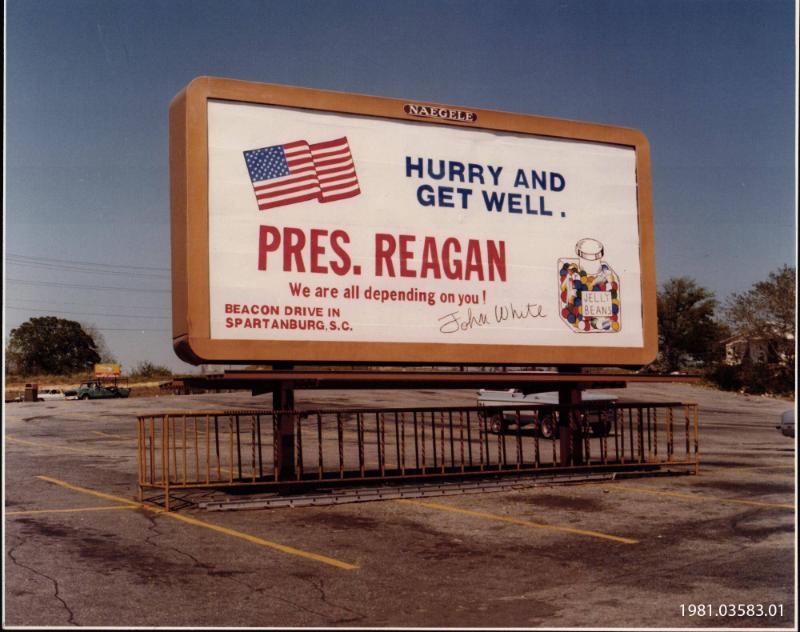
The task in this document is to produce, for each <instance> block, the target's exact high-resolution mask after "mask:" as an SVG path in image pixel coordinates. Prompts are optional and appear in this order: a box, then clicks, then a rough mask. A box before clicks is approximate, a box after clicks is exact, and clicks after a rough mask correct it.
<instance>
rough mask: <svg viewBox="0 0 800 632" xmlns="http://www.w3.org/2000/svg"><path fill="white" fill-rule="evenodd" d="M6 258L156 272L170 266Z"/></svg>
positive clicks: (11, 256) (17, 255)
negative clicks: (158, 266)
mask: <svg viewBox="0 0 800 632" xmlns="http://www.w3.org/2000/svg"><path fill="white" fill-rule="evenodd" d="M6 257H7V258H9V259H10V258H15V259H25V260H27V261H40V262H50V263H66V264H75V265H83V266H100V267H103V268H120V269H125V268H127V269H131V270H151V271H157V272H169V271H170V268H157V267H152V266H134V265H129V264H121V263H102V262H99V261H78V260H75V259H52V258H49V257H32V256H30V255H19V254H14V253H11V252H9V253H6Z"/></svg>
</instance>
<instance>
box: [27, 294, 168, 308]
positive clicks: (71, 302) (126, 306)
mask: <svg viewBox="0 0 800 632" xmlns="http://www.w3.org/2000/svg"><path fill="white" fill-rule="evenodd" d="M14 301H15V302H17V303H37V304H41V305H47V306H49V305H80V306H85V305H86V301H82V302H79V303H78V302H73V301H42V300H39V299H30V298H21V297H18V296H15V297H14ZM92 307H99V308H100V309H149V310H158V311H162V312H163V311H165V310H168V309H169V306H168V305H166V306H161V307H159V306H157V305H153V306H147V305H98V304H96V303H93V304H92ZM30 309H31V310H35V309H37V308H36V307H31V308H30ZM48 309H49V307H48Z"/></svg>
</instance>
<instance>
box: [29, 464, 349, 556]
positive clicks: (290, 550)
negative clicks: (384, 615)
mask: <svg viewBox="0 0 800 632" xmlns="http://www.w3.org/2000/svg"><path fill="white" fill-rule="evenodd" d="M36 478H38V479H40V480H43V481H47V482H48V483H53V484H54V485H60V486H61V487H66V488H67V489H71V490H74V491H77V492H82V493H84V494H90V495H92V496H97V497H98V498H106V499H109V500H115V501H117V502H122V503H127V504H129V505H133V506H135V507H138V508H140V509H145V510H147V511H151V512H153V513H157V514H159V515H161V516H166V517H167V518H172V519H173V520H179V521H181V522H185V523H187V524H191V525H195V526H197V527H204V528H206V529H211V530H212V531H217V532H219V533H224V534H225V535H229V536H231V537H234V538H239V539H240V540H245V541H246V542H251V543H253V544H258V545H260V546H265V547H268V548H271V549H275V550H276V551H281V552H282V553H287V554H289V555H295V556H297V557H303V558H305V559H308V560H313V561H315V562H321V563H323V564H328V565H330V566H335V567H336V568H341V569H344V570H348V571H352V570H356V569H357V568H358V566H356V565H355V564H348V563H347V562H342V561H341V560H337V559H335V558H332V557H328V556H326V555H320V554H319V553H313V552H311V551H304V550H302V549H296V548H294V547H292V546H287V545H285V544H280V543H278V542H271V541H270V540H265V539H263V538H259V537H256V536H254V535H250V534H248V533H243V532H241V531H236V530H235V529H229V528H227V527H221V526H219V525H216V524H213V523H211V522H206V521H205V520H200V519H198V518H191V517H189V516H182V515H180V514H176V513H172V512H167V511H164V510H163V509H160V508H156V507H150V506H148V505H145V504H142V503H137V502H133V501H131V500H128V499H127V498H122V497H121V496H114V495H113V494H106V493H103V492H97V491H95V490H93V489H87V488H86V487H79V486H78V485H72V484H71V483H67V482H66V481H61V480H58V479H56V478H51V477H49V476H37V477H36Z"/></svg>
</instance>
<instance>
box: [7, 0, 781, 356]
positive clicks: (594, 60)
mask: <svg viewBox="0 0 800 632" xmlns="http://www.w3.org/2000/svg"><path fill="white" fill-rule="evenodd" d="M795 24H796V5H795V3H794V2H792V1H784V0H780V1H778V0H744V1H736V0H689V1H683V0H660V1H659V0H647V1H645V0H608V1H594V0H591V1H589V0H586V1H574V0H528V1H521V2H515V1H503V0H499V1H493V2H488V1H486V0H483V1H480V2H472V1H459V2H455V1H453V2H445V1H435V0H434V1H427V2H422V1H414V0H411V1H403V2H395V1H392V2H388V1H375V0H371V1H368V2H358V1H350V0H342V1H327V2H323V1H316V2H310V1H302V0H291V1H282V0H281V1H278V0H276V1H255V0H253V1H245V0H228V1H220V2H204V1H192V2H181V1H172V0H170V1H153V0H117V1H114V0H103V1H89V0H86V1H83V0H63V1H57V0H47V1H37V0H9V1H7V2H6V58H5V63H6V86H5V87H6V103H5V107H6V117H5V139H6V141H5V142H6V147H5V152H6V153H5V187H4V189H5V204H4V206H5V209H4V212H5V221H4V227H5V251H4V258H5V264H6V265H5V266H4V275H5V278H4V291H5V299H4V307H5V317H4V323H5V326H4V336H5V338H6V339H7V336H8V333H9V331H10V329H11V328H13V327H15V326H17V325H19V324H21V323H22V322H24V321H25V320H27V319H28V318H30V317H31V316H40V315H45V314H52V315H56V316H60V317H63V318H71V319H74V320H79V321H81V322H85V323H88V324H91V325H93V326H95V327H96V328H97V329H98V330H100V331H101V332H102V333H103V335H104V337H105V339H106V341H107V343H108V346H109V347H110V348H111V351H112V352H113V353H114V354H115V355H116V356H117V359H118V360H119V361H121V362H122V363H123V365H124V369H130V368H131V367H133V366H134V365H136V364H137V363H139V362H141V361H145V360H149V361H152V362H155V363H157V364H165V365H168V366H170V367H172V368H173V369H175V370H190V367H189V365H186V364H184V363H182V362H181V361H180V360H178V359H177V357H176V356H175V355H174V353H173V351H172V344H171V334H170V326H171V324H170V320H169V318H170V295H169V288H170V283H169V266H170V253H169V247H170V238H169V184H168V183H169V173H168V165H167V145H168V126H167V111H168V107H169V103H170V100H171V99H172V98H173V97H174V96H175V94H176V93H178V92H179V91H180V90H181V89H182V88H183V87H184V86H185V85H186V84H187V83H189V82H190V81H191V80H192V79H193V78H194V77H196V76H200V75H214V76H223V77H231V78H236V79H244V80H250V81H261V82H267V83H279V84H288V85H298V86H307V87H312V88H320V89H329V90H338V91H348V92H357V93H362V94H373V95H380V96H389V97H399V98H407V99H414V100H419V101H427V102H435V103H446V104H456V105H464V106H472V107H477V108H486V109H496V110H504V111H511V112H520V113H524V114H536V115H542V116H552V117H558V118H566V119H576V120H585V121H591V122H597V123H606V124H611V125H619V126H624V127H634V128H638V129H640V130H642V131H643V132H644V133H645V134H646V135H647V137H648V139H649V141H650V145H651V151H652V176H653V209H654V218H655V242H656V269H657V275H658V281H659V283H662V282H663V281H664V280H666V279H668V278H670V277H673V276H684V275H686V276H691V277H693V278H695V279H696V280H697V281H698V282H699V283H700V284H701V285H703V286H705V287H707V288H709V289H710V290H712V291H714V292H715V293H716V295H717V297H718V298H719V299H720V300H723V301H724V299H725V298H726V297H727V296H728V295H729V294H730V293H731V292H739V291H744V290H746V289H748V288H749V287H750V286H751V285H752V284H753V283H754V282H756V281H759V280H763V279H765V278H766V276H767V274H768V273H769V272H770V271H772V270H775V269H777V268H778V267H780V266H781V265H783V264H790V265H795V259H796V244H795V232H796V212H795V169H796V165H795V97H794V93H795V85H796V84H795V81H796V79H795V59H796V40H795Z"/></svg>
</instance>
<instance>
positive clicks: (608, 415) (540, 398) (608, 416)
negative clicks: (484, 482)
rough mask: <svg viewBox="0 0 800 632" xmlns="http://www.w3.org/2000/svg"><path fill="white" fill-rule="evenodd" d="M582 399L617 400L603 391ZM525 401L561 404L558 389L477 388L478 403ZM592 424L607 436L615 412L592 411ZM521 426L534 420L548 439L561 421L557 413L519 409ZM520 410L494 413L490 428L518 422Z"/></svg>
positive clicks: (496, 429)
mask: <svg viewBox="0 0 800 632" xmlns="http://www.w3.org/2000/svg"><path fill="white" fill-rule="evenodd" d="M581 399H582V401H584V402H586V403H589V402H592V403H596V404H598V405H600V406H602V404H613V403H615V402H616V401H617V398H616V397H615V396H614V395H602V394H600V393H582V394H581ZM503 404H507V405H512V406H517V405H524V404H550V405H556V404H558V393H557V392H556V391H549V392H546V393H529V394H527V395H526V394H525V393H523V392H521V391H518V390H517V389H515V388H511V389H508V390H507V391H491V390H488V389H485V388H482V389H480V390H479V391H478V405H479V406H498V405H503ZM589 417H590V419H588V421H589V425H590V427H591V429H592V432H593V433H594V434H595V435H596V436H601V437H602V436H605V435H607V434H608V433H609V432H610V431H611V426H612V424H613V421H614V414H613V411H612V410H611V409H609V410H603V411H598V412H591V413H590V414H589ZM519 421H520V426H525V425H528V424H531V423H533V424H534V425H535V430H537V431H538V432H539V433H540V434H541V435H542V436H543V437H544V438H545V439H552V438H553V437H555V435H556V428H557V426H558V423H557V421H556V418H555V415H552V414H543V415H542V416H541V418H537V416H535V415H534V414H533V413H532V412H525V411H522V412H520V415H519ZM516 422H517V414H516V412H514V411H510V410H509V411H503V414H500V413H495V414H494V415H492V417H491V418H490V419H489V430H490V431H491V432H494V433H501V432H504V431H505V430H506V429H507V428H508V426H509V425H511V424H516Z"/></svg>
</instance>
